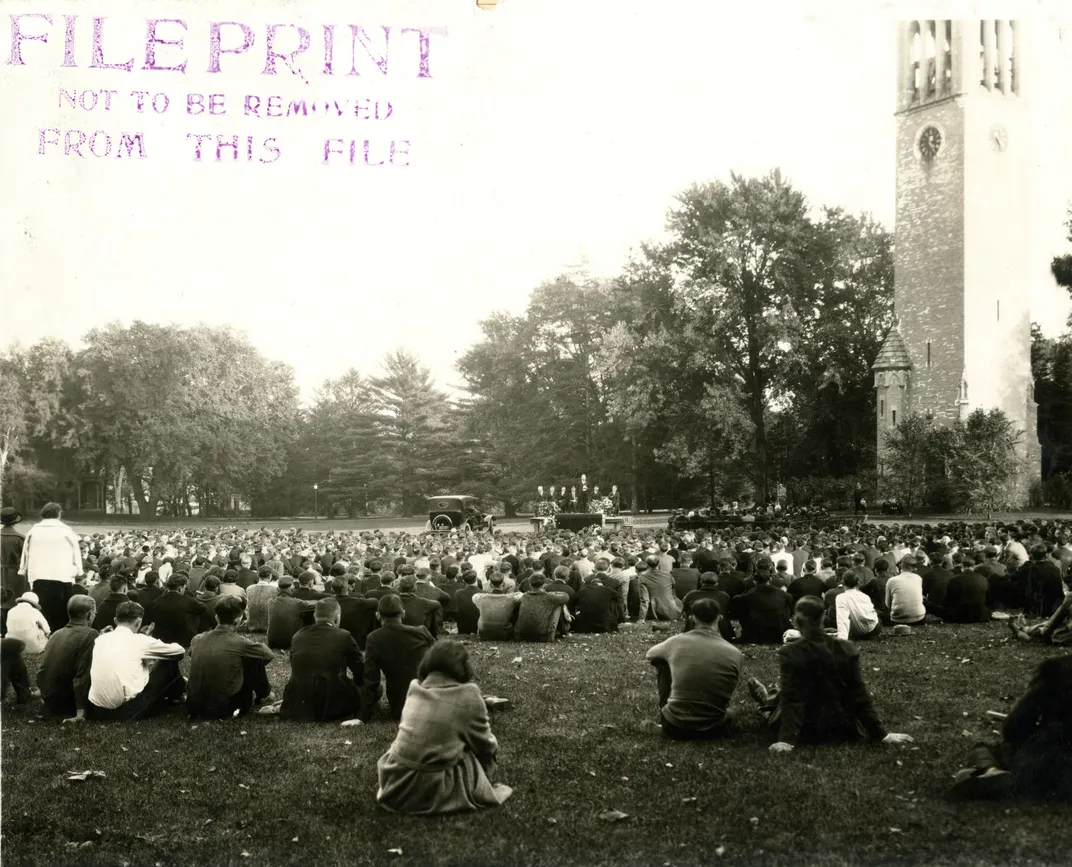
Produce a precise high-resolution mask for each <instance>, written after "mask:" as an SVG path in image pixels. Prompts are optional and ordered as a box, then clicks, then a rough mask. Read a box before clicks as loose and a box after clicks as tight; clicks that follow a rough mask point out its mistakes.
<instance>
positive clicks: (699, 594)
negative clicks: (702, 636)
mask: <svg viewBox="0 0 1072 867" xmlns="http://www.w3.org/2000/svg"><path fill="white" fill-rule="evenodd" d="M701 599H713V600H714V601H715V602H717V603H718V610H719V618H718V632H719V635H721V636H722V637H723V638H724V639H725V640H726V641H733V639H734V638H735V637H736V636H735V635H734V634H733V624H732V623H730V619H729V618H728V617H723V616H722V612H723V611H729V610H730V597H729V595H728V594H726V593H724V592H723V591H721V590H719V589H718V575H717V574H716V573H714V572H704V573H703V575H701V576H700V586H699V587H698V588H697V589H695V590H693V591H692V592H691V593H688V594H686V595H685V598H684V600H683V604H684V606H685V610H684V612H683V613H684V615H685V630H684V631H685V632H688V631H689V630H691V629H693V628H695V625H696V624H695V621H694V619H693V616H692V606H693V605H695V604H696V603H697V602H699V601H700V600H701Z"/></svg>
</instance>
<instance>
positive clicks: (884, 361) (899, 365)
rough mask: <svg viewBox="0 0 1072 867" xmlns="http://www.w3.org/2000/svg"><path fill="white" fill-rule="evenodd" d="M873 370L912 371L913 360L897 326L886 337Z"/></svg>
mask: <svg viewBox="0 0 1072 867" xmlns="http://www.w3.org/2000/svg"><path fill="white" fill-rule="evenodd" d="M871 369H872V370H911V369H912V359H911V358H909V356H908V350H907V349H905V344H904V338H903V337H901V331H900V329H899V328H898V327H897V326H896V325H895V326H894V327H893V328H891V329H890V331H889V333H888V334H887V335H886V339H885V340H884V341H883V342H882V348H881V349H880V350H879V351H878V357H877V358H876V359H875V363H874V364H872V365H871Z"/></svg>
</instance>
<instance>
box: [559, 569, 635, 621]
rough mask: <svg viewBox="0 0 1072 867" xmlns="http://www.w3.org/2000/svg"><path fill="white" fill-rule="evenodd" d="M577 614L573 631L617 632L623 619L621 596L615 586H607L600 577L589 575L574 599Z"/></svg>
mask: <svg viewBox="0 0 1072 867" xmlns="http://www.w3.org/2000/svg"><path fill="white" fill-rule="evenodd" d="M574 605H576V608H577V616H576V617H575V618H574V620H573V626H572V631H573V632H617V631H618V623H619V622H620V621H621V620H622V619H623V612H622V597H621V594H620V593H619V592H618V590H617V588H613V587H608V586H607V585H606V584H604V583H603V580H602V579H601V578H597V577H596V576H595V575H592V576H591V577H589V578H588V579H587V580H586V581H585V582H584V584H583V585H581V589H580V591H579V592H578V593H577V598H576V599H575V600H574Z"/></svg>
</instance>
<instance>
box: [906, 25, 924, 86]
mask: <svg viewBox="0 0 1072 867" xmlns="http://www.w3.org/2000/svg"><path fill="white" fill-rule="evenodd" d="M922 61H923V37H922V35H921V34H920V29H919V22H918V21H913V22H912V25H911V26H910V27H909V28H908V69H909V72H910V74H909V81H910V82H911V85H912V96H911V100H910V102H912V103H917V102H922V101H923V70H922V68H921V67H922Z"/></svg>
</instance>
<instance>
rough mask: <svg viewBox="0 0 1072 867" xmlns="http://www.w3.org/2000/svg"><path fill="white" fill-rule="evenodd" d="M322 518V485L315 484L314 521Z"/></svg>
mask: <svg viewBox="0 0 1072 867" xmlns="http://www.w3.org/2000/svg"><path fill="white" fill-rule="evenodd" d="M319 517H320V485H319V484H318V483H316V482H314V483H313V520H314V521H315V520H316V519H317V518H319Z"/></svg>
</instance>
